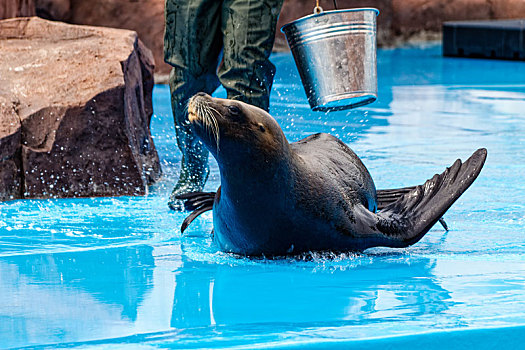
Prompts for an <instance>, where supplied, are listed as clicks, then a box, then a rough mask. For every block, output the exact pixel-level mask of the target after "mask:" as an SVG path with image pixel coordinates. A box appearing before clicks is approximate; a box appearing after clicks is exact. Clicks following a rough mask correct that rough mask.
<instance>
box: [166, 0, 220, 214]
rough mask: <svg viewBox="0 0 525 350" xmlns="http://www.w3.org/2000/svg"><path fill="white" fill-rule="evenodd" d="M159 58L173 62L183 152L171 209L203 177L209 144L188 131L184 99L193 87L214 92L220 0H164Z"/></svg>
mask: <svg viewBox="0 0 525 350" xmlns="http://www.w3.org/2000/svg"><path fill="white" fill-rule="evenodd" d="M165 15H166V31H165V36H164V59H165V61H166V62H167V63H169V64H171V65H172V66H173V69H172V71H171V73H170V79H169V85H170V91H171V107H172V111H173V118H174V120H175V132H176V136H177V144H178V146H179V149H180V151H181V153H182V162H181V169H180V174H179V179H178V182H177V184H176V185H175V188H174V190H173V192H172V194H171V196H170V199H169V202H168V205H169V206H170V208H171V209H174V210H182V209H183V203H182V202H181V201H179V200H177V199H176V198H175V196H176V195H179V194H183V193H188V192H193V191H201V190H202V188H203V187H204V184H205V183H206V180H207V178H208V173H209V168H208V150H207V149H206V148H205V147H204V146H203V144H202V143H201V142H200V140H199V139H198V138H197V137H196V136H195V135H193V133H192V130H191V128H190V124H189V121H188V114H187V103H188V100H189V98H190V97H191V96H193V95H194V94H196V93H197V92H201V91H203V92H206V93H208V94H211V93H213V91H215V89H216V88H217V87H218V85H219V81H218V79H217V76H216V71H217V64H218V57H219V54H220V51H221V48H222V39H221V37H222V33H221V31H220V25H221V22H220V1H216V0H176V1H175V0H166V9H165Z"/></svg>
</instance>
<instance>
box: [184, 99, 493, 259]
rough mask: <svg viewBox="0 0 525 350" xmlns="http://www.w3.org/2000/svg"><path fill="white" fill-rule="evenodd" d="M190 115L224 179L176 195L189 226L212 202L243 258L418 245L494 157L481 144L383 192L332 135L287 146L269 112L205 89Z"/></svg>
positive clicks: (228, 240)
mask: <svg viewBox="0 0 525 350" xmlns="http://www.w3.org/2000/svg"><path fill="white" fill-rule="evenodd" d="M188 113H189V114H188V118H189V121H190V123H191V125H192V126H193V129H194V132H195V134H196V135H197V136H198V137H199V138H200V139H201V140H202V142H203V143H204V145H205V146H206V147H207V148H208V150H209V151H210V153H212V155H213V156H214V157H215V159H216V160H217V163H218V166H219V171H220V176H221V186H220V187H219V189H218V190H217V192H216V193H213V192H210V193H193V194H187V195H184V196H180V197H179V198H180V199H184V200H186V201H187V202H186V204H187V205H186V206H187V209H190V210H194V212H193V213H191V214H190V216H188V217H187V218H186V220H185V221H184V223H183V227H182V231H184V229H185V228H186V227H187V226H188V225H189V223H191V221H192V220H193V219H195V217H197V216H198V215H200V214H201V213H203V212H204V211H206V210H210V209H213V226H214V241H215V242H216V244H217V245H218V247H219V248H220V249H221V250H223V251H225V252H231V253H236V254H240V255H246V256H261V255H264V256H279V255H288V254H296V253H301V252H308V251H325V250H329V251H363V250H365V249H367V248H371V247H376V246H385V247H407V246H409V245H412V244H414V243H416V242H418V241H419V240H420V239H421V238H422V237H423V236H424V235H425V233H427V232H428V231H429V230H430V228H431V227H432V226H433V225H434V224H435V223H436V222H437V221H438V220H439V219H440V218H441V217H442V216H443V214H444V213H445V211H447V209H448V208H449V207H450V206H451V205H452V204H453V203H454V202H455V201H456V200H457V199H458V198H459V196H460V195H461V194H462V193H463V192H464V191H465V190H466V189H467V188H468V187H469V186H470V185H471V184H472V182H473V181H474V180H475V179H476V177H477V176H478V174H479V173H480V171H481V168H482V167H483V164H484V162H485V159H486V155H487V151H486V149H484V148H481V149H478V150H477V151H476V152H474V154H473V155H472V156H471V157H470V158H469V159H468V160H467V161H466V162H465V163H462V162H461V161H460V160H459V159H458V160H456V162H455V163H454V164H453V165H452V166H451V167H450V168H447V169H446V170H445V171H444V172H443V173H442V174H440V175H435V176H434V177H432V178H431V179H430V180H428V181H426V182H425V183H424V184H423V185H421V186H414V187H407V188H402V189H393V190H384V191H376V188H375V185H374V181H373V180H372V177H371V176H370V174H369V172H368V170H367V168H366V167H365V165H364V164H363V163H362V162H361V160H360V159H359V157H358V156H357V155H356V154H355V153H354V152H353V151H352V150H351V149H350V148H349V147H348V146H347V145H346V144H345V143H343V142H342V141H341V140H339V139H337V138H336V137H334V136H332V135H329V134H323V133H319V134H315V135H311V136H309V137H307V138H305V139H303V140H300V141H298V142H294V143H288V141H287V139H286V137H285V136H284V133H283V131H282V130H281V128H280V126H279V124H278V123H277V122H276V121H275V119H274V118H272V117H271V116H270V115H269V114H268V113H267V112H265V111H264V110H262V109H260V108H257V107H255V106H251V105H248V104H246V103H243V102H240V101H235V100H227V99H220V98H213V97H211V96H208V95H207V94H204V93H199V94H197V95H195V96H194V97H192V98H191V100H190V101H189V104H188ZM378 209H380V211H378Z"/></svg>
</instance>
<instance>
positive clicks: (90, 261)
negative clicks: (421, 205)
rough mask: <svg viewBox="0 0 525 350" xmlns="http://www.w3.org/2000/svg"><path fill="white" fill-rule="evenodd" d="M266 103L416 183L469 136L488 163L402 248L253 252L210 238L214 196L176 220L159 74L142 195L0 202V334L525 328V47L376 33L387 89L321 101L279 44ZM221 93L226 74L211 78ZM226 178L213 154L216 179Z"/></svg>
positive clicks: (429, 332) (154, 342)
mask: <svg viewBox="0 0 525 350" xmlns="http://www.w3.org/2000/svg"><path fill="white" fill-rule="evenodd" d="M273 61H274V63H275V64H276V66H277V72H278V73H277V77H276V80H275V84H274V90H273V92H272V97H271V103H272V107H271V108H272V110H271V113H272V115H274V116H275V117H276V119H277V120H278V121H279V123H280V124H281V125H282V127H283V130H284V131H285V133H286V135H287V137H288V138H289V140H291V141H296V140H299V139H301V138H303V137H305V136H308V135H309V134H312V133H315V132H328V133H332V134H334V135H336V136H338V137H340V138H341V139H342V140H344V141H345V142H346V143H348V144H349V145H350V147H352V148H353V149H354V151H355V152H356V153H357V154H358V155H360V156H361V157H362V159H363V161H364V163H365V164H366V165H367V167H368V169H369V171H370V173H371V174H372V177H373V178H374V180H375V182H376V186H377V187H378V188H389V187H399V186H408V185H414V184H420V183H423V182H424V181H425V180H426V179H427V178H429V177H431V176H432V175H433V174H434V173H438V172H441V171H443V169H444V168H445V166H449V165H450V164H452V162H453V161H454V160H455V159H456V158H458V157H461V158H463V159H465V158H467V157H468V156H469V155H470V154H471V153H472V152H473V151H474V150H475V149H477V148H479V147H486V148H487V149H488V152H489V153H488V159H487V162H486V165H485V168H484V169H483V171H482V173H481V175H480V177H479V178H478V180H477V181H476V182H475V183H474V184H473V185H472V187H471V188H470V189H469V190H468V191H467V192H466V193H465V194H464V196H462V197H461V198H460V199H459V200H458V201H457V202H456V204H454V206H453V207H452V208H451V209H450V210H449V211H448V212H447V214H446V216H445V218H446V220H447V222H448V224H449V226H450V228H451V230H450V231H449V232H444V231H443V230H442V229H441V227H440V226H439V225H436V226H435V227H434V229H433V230H431V231H430V232H429V233H428V234H427V235H426V236H425V237H424V238H423V240H421V241H420V242H419V243H417V244H416V245H414V246H412V247H410V248H407V249H402V250H394V249H371V250H369V251H367V252H365V253H364V254H343V255H336V256H330V255H327V254H325V255H319V254H311V255H309V256H307V257H297V258H290V259H287V260H276V261H275V260H274V261H268V260H250V259H244V258H236V257H233V256H230V255H227V254H224V253H221V252H218V251H217V249H216V247H215V246H214V245H213V243H212V241H211V238H210V234H209V233H210V231H211V228H212V220H211V215H210V213H207V214H205V215H203V216H201V217H200V218H199V219H198V220H196V221H195V222H194V224H192V226H190V228H189V229H188V231H187V234H185V235H184V236H181V234H180V232H179V227H180V224H181V222H182V220H183V218H184V217H185V215H186V214H183V213H175V212H171V211H169V209H168V207H167V205H166V202H167V198H168V195H169V193H170V191H171V189H172V187H173V185H174V182H175V177H176V174H177V172H178V166H179V164H178V163H179V161H180V154H179V152H178V150H177V149H176V146H175V138H174V130H173V126H172V119H171V113H170V107H169V104H170V103H169V91H168V89H167V87H166V86H157V87H156V89H155V91H154V103H155V117H154V118H153V121H152V133H153V135H154V138H155V143H156V146H157V148H158V150H159V153H160V157H161V159H162V163H163V170H164V172H165V176H164V178H163V179H162V180H161V181H160V182H159V183H158V184H156V185H155V186H154V187H153V188H151V191H150V194H149V195H148V196H146V197H134V198H132V197H119V198H94V199H68V200H26V201H13V202H3V203H0V348H12V347H31V348H94V349H95V348H96V349H101V348H102V349H104V348H107V349H121V348H129V349H136V348H141V349H156V348H217V347H219V348H272V347H273V348H286V347H290V348H294V347H295V348H304V347H310V348H326V347H330V348H334V347H341V348H356V349H361V348H362V349H368V350H369V349H375V348H378V349H379V348H381V349H384V348H403V349H406V348H407V347H408V348H413V347H415V346H416V345H417V346H418V347H420V348H424V349H425V350H431V349H441V348H443V346H444V345H443V344H446V348H447V349H455V348H456V349H460V348H471V347H472V348H477V349H492V348H495V347H507V348H514V349H518V348H521V347H523V344H524V343H525V62H510V61H492V60H472V59H459V58H443V57H442V56H441V52H440V47H438V46H430V47H427V48H405V49H395V50H380V51H379V53H378V75H379V100H378V101H377V102H376V103H374V104H371V105H369V106H366V107H362V108H359V109H357V110H353V111H350V112H348V111H347V112H337V113H331V114H323V113H318V112H317V113H316V112H311V111H310V110H309V108H308V105H307V101H306V97H305V95H304V92H303V90H302V86H301V85H300V81H299V77H298V75H297V72H296V69H295V66H294V65H293V60H292V57H291V56H290V55H288V54H278V55H274V56H273ZM218 95H224V91H218ZM218 185H219V178H218V170H217V167H216V165H215V163H212V173H211V177H210V181H209V183H208V186H207V188H208V189H209V190H215V189H216V187H217V186H218Z"/></svg>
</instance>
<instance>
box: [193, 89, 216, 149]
mask: <svg viewBox="0 0 525 350" xmlns="http://www.w3.org/2000/svg"><path fill="white" fill-rule="evenodd" d="M211 104H212V100H211V97H210V96H209V95H207V94H204V93H198V94H197V95H195V96H193V97H192V98H191V99H190V101H189V103H188V120H189V122H190V123H191V124H193V125H200V126H201V127H202V129H203V130H205V131H206V134H207V135H208V136H210V137H211V138H213V140H214V141H215V143H216V145H217V151H218V150H219V123H218V121H217V117H216V116H215V114H218V115H220V113H219V111H217V109H215V108H214V107H213V106H212V105H211ZM197 134H199V133H197ZM199 136H200V137H201V138H202V136H201V135H199Z"/></svg>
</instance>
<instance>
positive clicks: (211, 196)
mask: <svg viewBox="0 0 525 350" xmlns="http://www.w3.org/2000/svg"><path fill="white" fill-rule="evenodd" d="M175 198H177V199H181V200H183V201H184V209H185V210H188V211H190V210H191V211H192V212H191V214H190V215H188V216H187V217H186V219H184V221H183V222H182V226H181V228H180V232H181V233H182V232H184V230H186V228H188V226H189V225H190V224H191V222H192V221H193V220H195V219H196V218H197V217H198V216H199V215H201V214H202V213H205V212H207V211H208V210H212V209H213V201H214V200H215V192H191V193H185V194H182V195H179V196H176V197H175Z"/></svg>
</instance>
